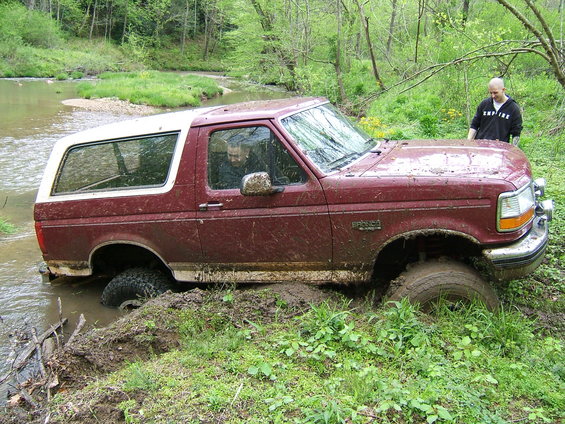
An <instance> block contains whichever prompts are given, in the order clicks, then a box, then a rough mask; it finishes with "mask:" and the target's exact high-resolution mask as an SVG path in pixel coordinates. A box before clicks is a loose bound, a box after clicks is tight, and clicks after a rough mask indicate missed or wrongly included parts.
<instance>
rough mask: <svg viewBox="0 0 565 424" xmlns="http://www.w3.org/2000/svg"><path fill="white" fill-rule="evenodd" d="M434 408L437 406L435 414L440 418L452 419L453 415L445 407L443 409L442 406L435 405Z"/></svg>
mask: <svg viewBox="0 0 565 424" xmlns="http://www.w3.org/2000/svg"><path fill="white" fill-rule="evenodd" d="M436 408H437V414H438V415H439V417H440V418H441V419H444V420H448V421H452V420H453V417H452V416H451V414H450V413H449V411H448V410H447V409H445V408H444V407H443V406H439V405H436Z"/></svg>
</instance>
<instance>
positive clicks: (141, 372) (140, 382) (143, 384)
mask: <svg viewBox="0 0 565 424" xmlns="http://www.w3.org/2000/svg"><path fill="white" fill-rule="evenodd" d="M125 372H126V381H125V383H124V390H126V391H132V390H149V391H151V390H154V389H156V388H157V378H156V376H155V375H154V374H153V372H151V371H150V370H149V369H147V368H146V367H145V365H144V364H142V363H140V362H134V363H131V364H129V365H128V367H127V369H126V371H125Z"/></svg>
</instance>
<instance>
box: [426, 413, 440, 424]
mask: <svg viewBox="0 0 565 424" xmlns="http://www.w3.org/2000/svg"><path fill="white" fill-rule="evenodd" d="M437 419H438V416H437V415H428V418H426V422H427V423H428V424H432V423H435V422H436V421H437Z"/></svg>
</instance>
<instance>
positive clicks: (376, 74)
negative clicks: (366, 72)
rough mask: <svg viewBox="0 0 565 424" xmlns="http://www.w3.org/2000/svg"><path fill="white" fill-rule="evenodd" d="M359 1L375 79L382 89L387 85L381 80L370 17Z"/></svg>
mask: <svg viewBox="0 0 565 424" xmlns="http://www.w3.org/2000/svg"><path fill="white" fill-rule="evenodd" d="M355 2H356V3H357V7H358V9H359V16H360V18H361V23H362V24H363V29H364V30H365V39H366V40H367V47H368V49H369V55H370V56H371V65H372V67H373V76H374V77H375V81H376V82H377V84H378V85H379V87H380V88H381V90H384V89H385V85H384V83H383V81H382V80H381V76H380V74H379V68H378V67H377V61H376V59H375V52H374V50H373V43H372V42H371V35H370V33H369V18H367V17H365V9H364V7H363V5H362V4H361V3H360V2H359V0H355Z"/></svg>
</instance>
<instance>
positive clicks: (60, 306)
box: [57, 297, 65, 337]
mask: <svg viewBox="0 0 565 424" xmlns="http://www.w3.org/2000/svg"><path fill="white" fill-rule="evenodd" d="M57 306H59V322H62V321H63V305H62V303H61V298H60V297H58V298H57ZM61 336H63V337H64V336H65V334H64V333H63V326H61Z"/></svg>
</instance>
